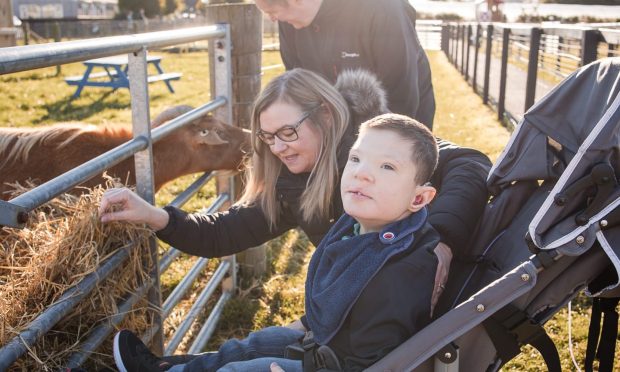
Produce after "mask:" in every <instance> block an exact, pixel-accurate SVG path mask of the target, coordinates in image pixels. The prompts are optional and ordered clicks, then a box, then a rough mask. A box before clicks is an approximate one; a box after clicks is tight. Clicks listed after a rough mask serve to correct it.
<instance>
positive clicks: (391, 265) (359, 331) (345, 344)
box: [302, 209, 439, 371]
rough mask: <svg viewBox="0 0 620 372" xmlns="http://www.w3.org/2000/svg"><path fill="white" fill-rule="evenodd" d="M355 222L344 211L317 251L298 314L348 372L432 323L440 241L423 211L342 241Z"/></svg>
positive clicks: (367, 362) (366, 365) (319, 341)
mask: <svg viewBox="0 0 620 372" xmlns="http://www.w3.org/2000/svg"><path fill="white" fill-rule="evenodd" d="M354 223H355V220H354V219H353V218H351V217H350V216H348V215H346V214H345V215H343V216H342V217H341V218H340V219H339V220H338V222H337V223H336V224H335V225H334V226H333V227H332V228H331V229H330V231H329V233H328V234H327V235H326V236H325V238H324V239H323V241H322V242H321V244H320V245H319V246H318V248H317V250H316V251H315V252H314V254H313V256H312V259H311V261H310V264H309V265H308V277H307V280H306V293H305V295H306V315H305V316H304V317H302V322H303V323H304V326H305V327H306V329H309V330H312V332H313V333H314V340H315V342H317V343H318V344H320V345H327V346H329V347H330V348H331V349H332V350H333V351H334V352H335V353H336V355H337V356H338V358H339V359H340V363H341V366H342V367H343V369H344V370H345V371H359V370H363V369H364V368H366V367H368V366H370V365H371V364H374V363H375V362H377V361H378V360H379V359H381V358H383V357H384V356H385V355H387V354H388V353H389V352H390V351H392V350H393V349H395V348H396V347H397V346H398V345H400V344H402V343H403V342H404V341H405V340H407V339H408V338H410V337H411V336H413V335H414V334H415V333H416V332H418V331H419V330H420V329H422V328H423V327H425V326H426V325H427V324H428V323H429V322H430V320H431V317H430V307H431V295H432V292H433V284H434V282H435V271H436V269H437V257H436V256H435V254H434V253H433V249H434V248H435V246H436V245H437V243H438V242H439V235H438V234H437V232H436V231H435V230H433V228H432V227H431V226H430V225H429V224H428V223H427V213H426V210H425V209H422V210H421V211H420V212H418V213H415V214H413V215H411V216H409V217H408V218H406V219H403V220H401V221H396V222H393V223H391V224H389V225H388V226H386V227H384V229H383V230H382V231H381V232H376V233H367V234H363V235H359V236H352V237H350V238H348V239H344V240H343V239H342V237H343V236H347V235H350V233H351V232H352V230H353V224H354Z"/></svg>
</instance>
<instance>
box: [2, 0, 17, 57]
mask: <svg viewBox="0 0 620 372" xmlns="http://www.w3.org/2000/svg"><path fill="white" fill-rule="evenodd" d="M15 45H17V40H16V37H15V29H14V28H13V8H12V6H11V0H0V47H11V46H15Z"/></svg>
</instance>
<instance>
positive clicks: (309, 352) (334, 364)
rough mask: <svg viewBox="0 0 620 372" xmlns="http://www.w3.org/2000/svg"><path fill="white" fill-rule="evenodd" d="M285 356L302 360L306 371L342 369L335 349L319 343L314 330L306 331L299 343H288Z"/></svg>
mask: <svg viewBox="0 0 620 372" xmlns="http://www.w3.org/2000/svg"><path fill="white" fill-rule="evenodd" d="M285 357H286V358H287V359H294V360H301V362H302V366H303V371H304V372H338V371H342V367H341V366H340V361H339V360H338V357H337V356H336V354H335V353H334V351H333V350H332V349H331V348H330V347H329V346H326V345H319V344H317V343H316V341H315V340H314V334H313V333H312V331H308V332H306V335H305V336H304V337H303V339H301V340H300V341H299V343H296V344H292V345H288V346H287V347H286V351H285Z"/></svg>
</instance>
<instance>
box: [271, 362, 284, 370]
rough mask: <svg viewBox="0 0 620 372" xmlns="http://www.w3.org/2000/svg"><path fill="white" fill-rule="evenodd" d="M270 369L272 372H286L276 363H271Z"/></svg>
mask: <svg viewBox="0 0 620 372" xmlns="http://www.w3.org/2000/svg"><path fill="white" fill-rule="evenodd" d="M269 368H270V369H271V372H285V371H284V370H283V369H282V367H280V366H279V365H278V363H276V362H273V363H271V364H270V365H269Z"/></svg>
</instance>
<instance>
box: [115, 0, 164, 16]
mask: <svg viewBox="0 0 620 372" xmlns="http://www.w3.org/2000/svg"><path fill="white" fill-rule="evenodd" d="M118 8H119V9H120V10H121V12H123V13H129V12H130V11H131V12H133V13H134V14H140V9H144V14H145V15H146V16H147V17H149V18H151V17H155V16H158V15H160V14H161V8H160V6H159V0H118Z"/></svg>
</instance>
